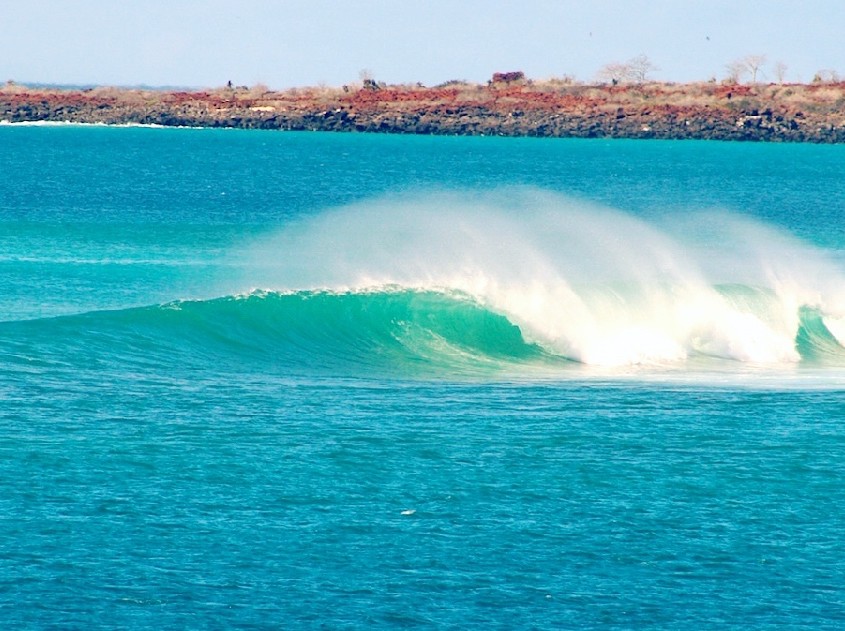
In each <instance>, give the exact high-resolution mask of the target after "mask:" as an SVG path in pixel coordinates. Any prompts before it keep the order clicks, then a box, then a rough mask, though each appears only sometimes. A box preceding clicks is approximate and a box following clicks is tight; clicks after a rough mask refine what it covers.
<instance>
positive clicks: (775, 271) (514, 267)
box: [249, 189, 845, 366]
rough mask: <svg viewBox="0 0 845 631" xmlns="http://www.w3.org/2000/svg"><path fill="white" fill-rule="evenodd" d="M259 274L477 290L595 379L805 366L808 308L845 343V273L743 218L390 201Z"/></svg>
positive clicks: (271, 240)
mask: <svg viewBox="0 0 845 631" xmlns="http://www.w3.org/2000/svg"><path fill="white" fill-rule="evenodd" d="M252 263H253V264H252V265H251V266H250V275H251V277H250V279H249V280H250V282H251V283H252V284H253V285H254V286H255V285H257V286H261V287H263V288H268V289H275V290H299V289H328V290H334V291H373V290H384V289H389V288H397V287H398V288H411V289H426V290H432V289H434V290H441V291H454V292H461V293H464V294H467V295H469V296H471V297H472V298H473V299H475V300H477V301H478V302H480V303H482V304H484V305H485V306H487V307H488V308H490V309H492V310H494V311H497V312H499V313H502V314H504V315H506V316H508V317H509V318H510V319H511V320H512V321H513V322H514V323H515V324H517V325H519V326H520V328H521V329H522V331H523V333H524V335H525V336H526V338H527V339H528V340H529V341H533V342H537V343H539V344H541V345H542V346H544V347H545V348H547V349H548V350H551V351H553V352H556V353H559V354H561V355H564V356H566V357H569V358H571V359H575V360H577V361H581V362H584V363H587V364H594V365H604V366H613V365H626V364H642V363H646V364H653V363H666V362H675V361H678V360H683V359H685V358H687V357H689V356H691V355H708V356H715V357H724V358H731V359H735V360H739V361H743V362H753V363H766V364H770V363H783V362H794V361H797V360H798V359H799V356H798V353H797V351H796V349H795V337H796V333H797V330H798V326H799V308H800V307H801V306H811V307H815V308H818V309H820V310H821V311H822V312H823V313H825V314H826V318H825V321H826V324H827V325H828V328H829V330H830V331H831V332H832V333H833V334H834V335H836V336H837V337H839V336H843V337H839V339H840V340H843V339H845V318H843V316H845V274H843V272H842V270H841V269H839V267H838V266H837V265H836V264H834V263H833V262H832V261H831V260H830V259H829V257H827V256H826V255H825V253H823V252H821V251H819V250H817V249H814V248H812V247H811V246H808V245H805V244H802V243H800V242H798V241H797V240H795V239H793V238H791V237H789V236H787V235H784V234H782V233H780V232H778V231H777V230H775V229H773V228H771V227H768V226H766V225H763V224H761V223H759V222H755V221H752V220H750V219H747V218H743V217H738V216H735V215H730V214H727V213H709V214H696V215H695V216H689V217H674V218H671V219H661V221H660V225H659V226H658V225H656V223H655V222H653V221H652V222H649V221H646V220H645V219H642V218H638V217H636V216H633V215H631V214H626V213H623V212H620V211H615V210H612V209H608V208H602V207H598V206H595V205H592V204H589V203H585V202H583V201H577V200H572V199H569V198H566V197H563V196H560V195H555V194H551V193H545V192H539V191H536V190H524V189H520V190H507V191H500V192H493V193H488V194H478V193H472V194H470V193H461V194H456V193H443V194H434V195H426V196H417V197H397V198H384V199H380V200H377V201H374V202H367V203H361V204H356V205H352V206H348V207H344V208H340V209H336V210H332V211H329V212H326V213H323V214H321V215H319V216H316V217H312V218H309V219H307V220H304V221H302V222H300V223H298V224H296V225H292V226H288V227H286V228H284V229H283V230H281V231H280V232H279V233H278V234H275V235H272V236H271V237H268V238H267V239H265V240H263V241H262V242H261V243H259V244H257V245H256V246H255V248H254V249H253V256H252Z"/></svg>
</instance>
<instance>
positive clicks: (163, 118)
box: [0, 73, 845, 143]
mask: <svg viewBox="0 0 845 631" xmlns="http://www.w3.org/2000/svg"><path fill="white" fill-rule="evenodd" d="M514 74H516V75H520V74H521V73H514ZM502 76H503V75H497V76H496V77H494V80H493V81H490V82H489V83H488V84H487V85H477V84H469V83H465V82H459V81H453V82H449V83H447V84H444V85H441V86H438V87H432V88H429V87H423V86H420V85H404V86H387V85H383V84H377V83H375V82H374V81H365V82H364V83H363V84H362V85H359V86H344V87H342V88H325V87H320V88H296V89H289V90H285V91H272V90H268V89H266V88H263V87H262V86H256V87H253V88H247V87H234V86H227V87H224V88H217V89H210V90H192V91H174V90H169V91H165V90H151V89H129V88H111V87H98V88H90V89H55V88H49V89H48V88H34V87H27V86H24V85H18V84H14V83H11V82H9V83H7V84H5V85H4V86H0V121H3V122H7V123H22V122H39V121H54V122H73V123H100V124H110V125H120V124H156V125H165V126H191V127H234V128H244V129H276V130H291V131H293V130H311V131H338V132H378V133H396V134H440V135H476V136H481V135H485V136H534V137H557V138H576V137H577V138H663V139H706V140H744V141H776V142H814V143H845V83H820V84H810V85H805V84H789V85H782V84H754V85H740V84H718V83H713V82H710V83H691V84H671V83H646V84H637V85H610V84H607V85H583V84H574V83H567V82H564V81H554V80H550V81H547V82H543V83H538V82H532V81H526V80H524V79H522V78H521V77H520V78H517V79H516V80H512V79H504V80H503V79H501V78H500V77H502ZM497 77H499V79H497Z"/></svg>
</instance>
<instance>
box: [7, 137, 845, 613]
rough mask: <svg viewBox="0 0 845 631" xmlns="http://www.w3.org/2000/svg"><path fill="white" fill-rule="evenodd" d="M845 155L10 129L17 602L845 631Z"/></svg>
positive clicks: (12, 570) (11, 464) (744, 147)
mask: <svg viewBox="0 0 845 631" xmlns="http://www.w3.org/2000/svg"><path fill="white" fill-rule="evenodd" d="M843 216H845V147H840V146H810V145H775V144H734V143H708V142H656V141H648V142H637V141H601V140H589V141H585V140H577V141H576V140H572V141H570V140H537V139H504V138H428V137H394V136H366V135H342V134H338V135H329V134H298V133H275V132H249V131H234V130H192V129H148V128H101V127H74V126H55V127H53V126H43V127H39V126H0V620H2V621H4V622H6V623H7V624H8V625H9V626H10V627H12V628H49V627H56V628H86V629H88V628H151V627H156V628H162V627H163V628H279V627H283V628H285V627H293V628H314V627H324V628H373V627H375V628H394V627H406V626H416V627H423V628H474V627H485V628H487V627H493V628H558V627H564V628H567V627H577V628H599V627H601V628H632V627H633V628H636V627H662V628H677V627H679V626H681V625H683V624H689V623H694V624H696V625H697V626H700V627H703V628H725V627H751V628H774V627H778V628H781V627H789V628H807V629H821V628H830V629H834V628H841V627H842V625H843V623H845V587H843V586H845V560H844V559H845V510H843V508H842V507H843V506H845V485H843V479H845V457H844V456H843V454H845V430H843V427H842V421H843V419H845V349H843V344H844V343H845V222H843V220H842V218H843Z"/></svg>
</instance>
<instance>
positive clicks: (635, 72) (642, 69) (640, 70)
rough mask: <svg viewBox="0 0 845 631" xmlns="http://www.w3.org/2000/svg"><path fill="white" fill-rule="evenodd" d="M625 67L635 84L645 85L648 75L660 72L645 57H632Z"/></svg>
mask: <svg viewBox="0 0 845 631" xmlns="http://www.w3.org/2000/svg"><path fill="white" fill-rule="evenodd" d="M626 65H627V66H628V74H629V76H630V78H631V80H632V81H634V82H635V83H645V82H646V81H647V80H648V75H650V74H651V73H652V72H655V71H657V70H660V69H659V68H658V67H657V66H655V65H654V64H653V63H652V62H651V59H649V58H648V57H646V56H645V55H637V56H636V57H632V58H631V59H629V60H628V63H627V64H626Z"/></svg>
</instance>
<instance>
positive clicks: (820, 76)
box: [813, 69, 839, 83]
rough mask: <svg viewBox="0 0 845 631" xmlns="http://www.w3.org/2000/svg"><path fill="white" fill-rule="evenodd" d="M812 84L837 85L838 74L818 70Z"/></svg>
mask: <svg viewBox="0 0 845 631" xmlns="http://www.w3.org/2000/svg"><path fill="white" fill-rule="evenodd" d="M813 83H839V73H838V72H836V71H835V70H829V69H827V70H819V71H818V72H817V73H816V74H815V76H814V77H813Z"/></svg>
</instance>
